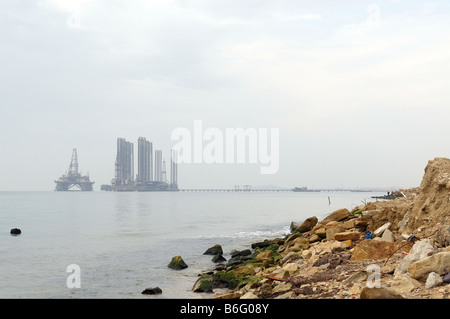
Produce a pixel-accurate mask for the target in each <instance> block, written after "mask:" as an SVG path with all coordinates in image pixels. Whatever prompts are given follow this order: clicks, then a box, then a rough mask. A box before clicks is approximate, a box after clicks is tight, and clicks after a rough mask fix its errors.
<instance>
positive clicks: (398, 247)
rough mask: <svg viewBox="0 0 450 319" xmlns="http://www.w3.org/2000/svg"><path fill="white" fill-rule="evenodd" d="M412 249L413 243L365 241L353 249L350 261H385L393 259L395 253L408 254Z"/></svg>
mask: <svg viewBox="0 0 450 319" xmlns="http://www.w3.org/2000/svg"><path fill="white" fill-rule="evenodd" d="M411 247H412V243H406V244H405V243H403V242H395V243H390V242H387V241H381V240H373V239H364V240H362V241H361V242H360V243H358V244H357V245H356V246H355V247H354V248H353V254H352V257H351V259H350V260H351V261H358V260H364V259H385V258H389V257H391V256H392V254H394V253H400V252H408V251H410V249H411ZM405 258H406V257H405Z"/></svg>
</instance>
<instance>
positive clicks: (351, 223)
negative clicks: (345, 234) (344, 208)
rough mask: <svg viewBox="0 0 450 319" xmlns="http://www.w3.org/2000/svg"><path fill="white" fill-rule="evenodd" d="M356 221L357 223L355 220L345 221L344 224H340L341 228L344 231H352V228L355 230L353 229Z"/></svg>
mask: <svg viewBox="0 0 450 319" xmlns="http://www.w3.org/2000/svg"><path fill="white" fill-rule="evenodd" d="M357 221H358V220H357V219H355V218H353V219H349V220H346V221H345V222H343V223H342V226H343V227H344V228H345V229H352V228H355V227H356V222H357Z"/></svg>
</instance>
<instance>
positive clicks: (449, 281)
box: [442, 272, 450, 284]
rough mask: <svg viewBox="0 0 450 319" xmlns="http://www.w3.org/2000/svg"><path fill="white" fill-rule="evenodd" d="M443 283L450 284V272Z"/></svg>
mask: <svg viewBox="0 0 450 319" xmlns="http://www.w3.org/2000/svg"><path fill="white" fill-rule="evenodd" d="M442 281H443V282H444V283H446V284H450V272H448V273H447V274H446V275H445V276H444V279H442Z"/></svg>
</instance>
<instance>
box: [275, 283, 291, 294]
mask: <svg viewBox="0 0 450 319" xmlns="http://www.w3.org/2000/svg"><path fill="white" fill-rule="evenodd" d="M291 289H292V284H291V283H290V282H279V283H278V284H277V285H276V286H275V288H273V290H272V293H273V294H275V293H280V292H286V291H289V290H291Z"/></svg>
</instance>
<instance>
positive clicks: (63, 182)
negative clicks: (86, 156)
mask: <svg viewBox="0 0 450 319" xmlns="http://www.w3.org/2000/svg"><path fill="white" fill-rule="evenodd" d="M55 183H56V188H55V191H58V192H67V191H74V190H78V191H86V192H89V191H92V184H94V183H95V182H91V181H90V179H89V174H88V175H85V176H82V175H81V174H80V173H78V157H77V149H76V148H74V149H73V151H72V160H71V161H70V166H69V171H68V172H67V173H66V174H65V175H63V176H61V177H60V178H59V179H58V180H57V181H55Z"/></svg>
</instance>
